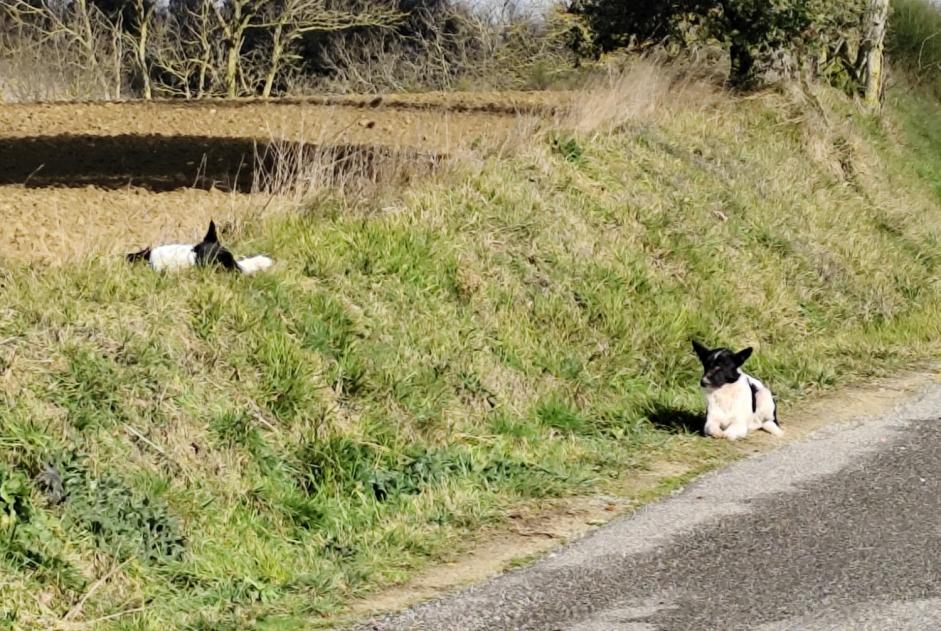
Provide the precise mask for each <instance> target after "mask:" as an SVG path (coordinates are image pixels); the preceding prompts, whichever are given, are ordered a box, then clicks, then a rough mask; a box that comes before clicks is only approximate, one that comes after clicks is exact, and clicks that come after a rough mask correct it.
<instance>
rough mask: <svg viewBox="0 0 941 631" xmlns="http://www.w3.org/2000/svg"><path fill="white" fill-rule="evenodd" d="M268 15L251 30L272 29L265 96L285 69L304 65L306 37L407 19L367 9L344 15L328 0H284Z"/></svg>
mask: <svg viewBox="0 0 941 631" xmlns="http://www.w3.org/2000/svg"><path fill="white" fill-rule="evenodd" d="M266 5H267V6H266V11H265V15H263V16H262V20H261V21H260V22H259V23H257V24H252V25H251V28H262V29H269V30H270V32H271V52H270V56H269V59H268V70H267V72H266V73H265V83H264V86H263V87H262V96H264V97H265V98H268V97H270V96H271V90H272V87H273V85H274V81H275V79H276V77H277V76H278V74H279V73H280V72H281V71H282V70H283V69H284V67H285V66H291V65H292V64H295V63H296V62H298V61H300V59H301V56H300V55H299V54H298V52H297V44H298V43H299V42H300V40H301V39H302V38H303V37H304V35H305V34H306V33H312V32H331V31H342V30H346V29H351V28H368V27H372V28H378V29H386V28H391V27H392V26H394V25H395V24H397V23H398V22H400V21H401V20H402V19H403V18H404V17H405V16H404V14H403V13H402V12H400V11H397V10H395V9H393V8H390V7H385V6H375V5H374V4H372V5H367V7H366V8H362V9H360V10H357V11H342V10H338V9H331V8H328V7H327V6H326V2H325V1H324V0H282V1H280V2H268V3H266Z"/></svg>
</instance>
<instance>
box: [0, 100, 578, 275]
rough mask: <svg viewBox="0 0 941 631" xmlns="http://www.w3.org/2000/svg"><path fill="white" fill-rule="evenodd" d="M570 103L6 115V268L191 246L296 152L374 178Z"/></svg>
mask: <svg viewBox="0 0 941 631" xmlns="http://www.w3.org/2000/svg"><path fill="white" fill-rule="evenodd" d="M567 98H568V95H566V94H560V93H527V94H521V93H514V94H457V95H455V94H426V95H414V96H413V95H409V96H407V97H405V96H387V97H382V98H378V97H376V98H369V97H343V98H319V99H307V100H292V101H278V102H259V101H204V102H198V103H180V102H151V103H145V102H128V103H55V104H17V105H0V258H2V259H4V260H7V261H22V262H37V263H44V264H55V263H61V262H64V261H70V260H74V259H75V258H81V257H85V256H97V255H110V254H116V253H121V252H125V251H128V250H129V249H135V248H138V247H140V246H143V245H147V244H151V243H158V242H164V241H177V240H190V239H196V238H197V237H198V236H199V233H200V231H201V230H202V229H203V227H204V226H205V224H206V223H207V221H208V219H209V218H210V217H214V218H216V219H217V220H222V221H226V220H231V219H235V218H237V217H239V216H243V215H244V214H246V213H249V212H251V211H252V210H253V209H257V208H259V207H261V206H262V205H264V204H265V202H266V200H267V199H268V196H267V195H265V196H261V195H257V194H253V191H254V192H256V193H257V186H256V185H255V183H256V181H257V176H258V175H259V174H258V173H257V170H258V169H269V170H270V169H274V170H277V166H278V165H277V161H278V160H279V159H280V157H281V156H284V155H290V154H291V153H292V151H291V150H297V149H302V150H303V151H304V152H315V153H316V154H317V155H320V156H322V155H324V154H326V155H328V156H330V159H331V160H334V161H335V162H336V164H337V166H336V169H337V170H342V169H343V168H345V167H344V165H345V164H355V165H356V168H357V169H360V170H364V171H366V172H367V173H366V175H369V176H375V173H371V172H369V171H375V170H376V169H381V168H382V167H381V160H379V159H377V157H379V158H383V157H388V156H390V155H396V156H399V157H400V158H401V157H404V158H405V159H407V160H417V161H422V162H424V163H433V162H434V159H435V158H436V157H440V156H443V155H447V154H449V153H452V152H454V151H455V150H459V149H460V148H462V147H467V146H469V145H471V144H472V143H474V142H476V141H478V140H480V139H482V138H484V137H489V138H492V139H499V138H500V137H501V136H504V135H506V134H508V133H510V132H511V131H512V130H514V129H515V128H516V127H517V125H518V124H519V119H520V117H521V116H533V115H536V116H547V115H550V114H551V113H552V112H553V111H554V110H555V109H556V108H558V107H559V106H560V105H562V104H564V102H565V100H566V99H567ZM305 155H306V154H305ZM258 156H266V158H265V159H263V160H260V159H259V158H258ZM429 160H430V162H429ZM377 165H378V166H377Z"/></svg>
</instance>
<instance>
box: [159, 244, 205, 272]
mask: <svg viewBox="0 0 941 631" xmlns="http://www.w3.org/2000/svg"><path fill="white" fill-rule="evenodd" d="M194 265H196V252H195V251H194V250H193V246H192V245H185V244H181V243H171V244H169V245H160V246H157V247H155V248H154V249H153V250H151V251H150V266H151V267H152V268H154V270H155V271H157V272H163V271H169V272H173V271H176V270H181V269H186V268H188V267H193V266H194Z"/></svg>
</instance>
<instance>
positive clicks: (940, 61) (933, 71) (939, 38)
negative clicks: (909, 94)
mask: <svg viewBox="0 0 941 631" xmlns="http://www.w3.org/2000/svg"><path fill="white" fill-rule="evenodd" d="M891 6H892V16H891V18H890V20H889V31H888V42H887V49H888V52H889V55H890V56H891V58H892V60H893V63H894V64H895V66H896V67H897V68H900V69H904V70H906V71H907V72H908V73H909V75H911V76H912V77H914V78H916V79H917V80H918V81H919V82H921V83H923V84H926V85H927V86H929V87H930V88H931V89H933V90H934V91H935V94H936V95H941V8H939V7H938V5H937V4H932V2H931V1H930V0H892V5H891Z"/></svg>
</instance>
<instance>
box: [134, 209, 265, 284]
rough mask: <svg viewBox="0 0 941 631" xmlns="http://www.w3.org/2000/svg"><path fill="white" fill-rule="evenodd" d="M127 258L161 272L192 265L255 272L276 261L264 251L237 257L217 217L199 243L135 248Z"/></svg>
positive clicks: (246, 272) (248, 272)
mask: <svg viewBox="0 0 941 631" xmlns="http://www.w3.org/2000/svg"><path fill="white" fill-rule="evenodd" d="M126 258H127V260H128V261H130V262H132V263H133V262H135V261H147V263H149V264H150V267H152V268H153V269H154V271H157V272H163V271H168V272H174V271H177V270H181V269H186V268H189V267H204V266H206V265H219V266H221V267H222V268H223V269H226V270H229V271H235V272H241V273H243V274H254V273H255V272H260V271H262V270H266V269H268V268H269V267H271V266H272V265H274V261H272V260H271V259H270V258H268V257H267V256H262V255H256V256H250V257H248V258H244V259H240V260H238V261H236V260H235V257H234V256H233V255H232V253H231V252H229V251H228V250H227V249H226V248H224V247H223V246H222V245H221V244H220V243H219V237H218V235H217V234H216V224H215V222H213V221H210V222H209V230H208V231H207V232H206V236H205V237H203V240H202V241H200V242H199V243H196V244H195V245H194V244H183V243H171V244H168V245H158V246H157V247H155V248H144V249H143V250H141V251H140V252H131V253H130V254H128V255H126Z"/></svg>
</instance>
